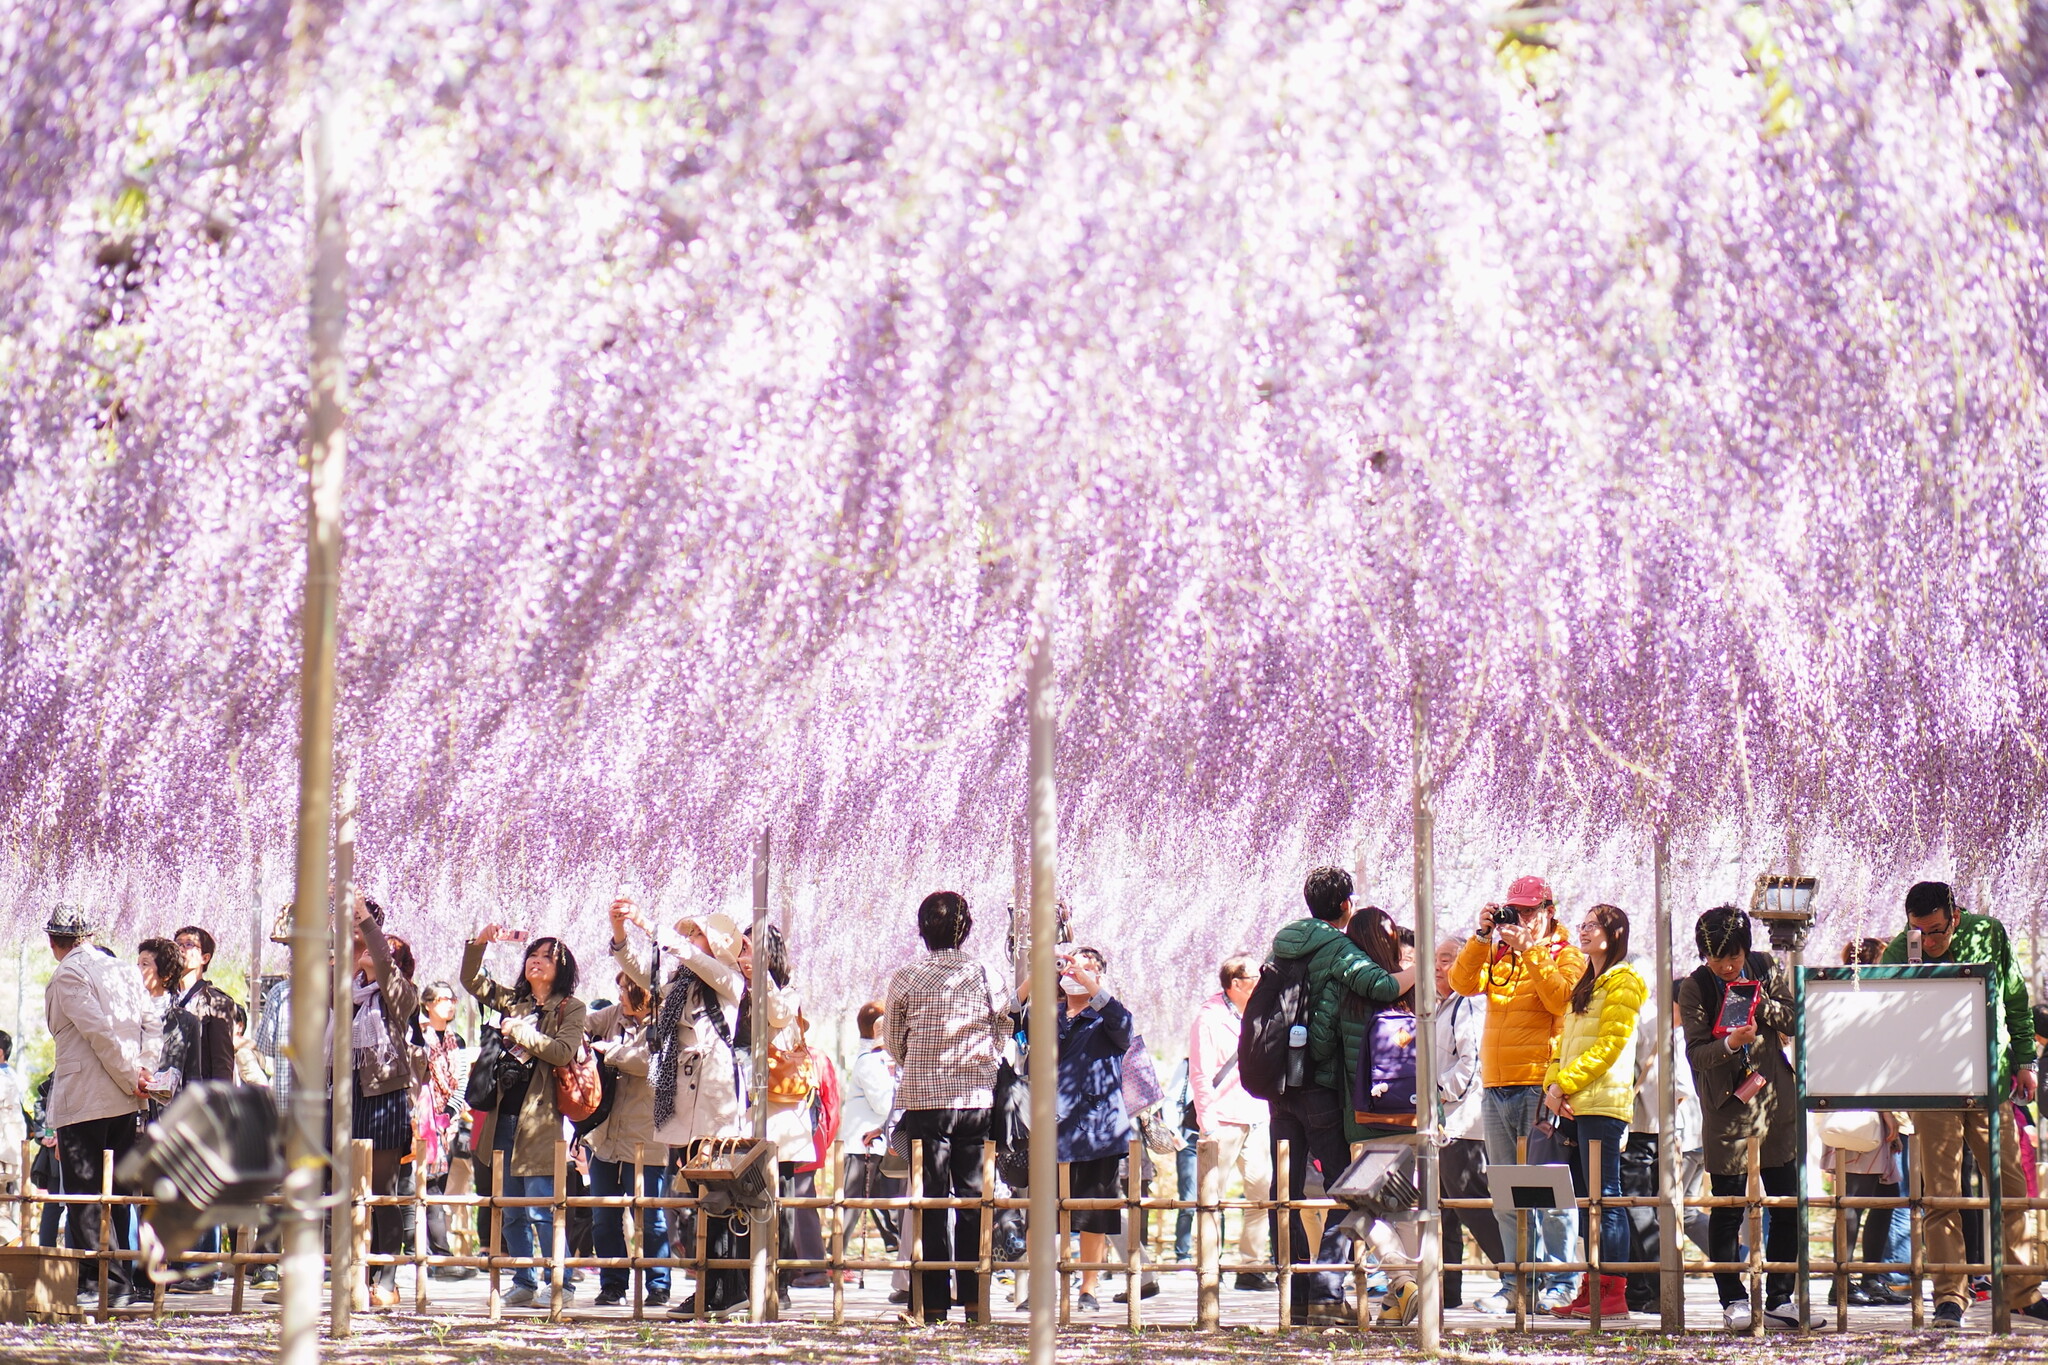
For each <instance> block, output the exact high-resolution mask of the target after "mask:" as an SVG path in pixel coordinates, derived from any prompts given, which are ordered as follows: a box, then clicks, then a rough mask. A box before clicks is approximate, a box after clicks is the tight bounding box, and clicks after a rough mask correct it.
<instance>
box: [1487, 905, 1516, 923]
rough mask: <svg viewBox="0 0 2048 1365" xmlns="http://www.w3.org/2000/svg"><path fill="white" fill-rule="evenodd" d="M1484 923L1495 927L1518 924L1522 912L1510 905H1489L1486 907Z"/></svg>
mask: <svg viewBox="0 0 2048 1365" xmlns="http://www.w3.org/2000/svg"><path fill="white" fill-rule="evenodd" d="M1486 922H1487V923H1488V924H1495V925H1501V924H1520V923H1521V922H1522V912H1521V911H1519V910H1517V909H1515V907H1514V906H1512V905H1489V906H1487V907H1486Z"/></svg>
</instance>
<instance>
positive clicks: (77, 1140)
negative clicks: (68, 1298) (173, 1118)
mask: <svg viewBox="0 0 2048 1365" xmlns="http://www.w3.org/2000/svg"><path fill="white" fill-rule="evenodd" d="M140 1119H141V1116H140V1115H138V1114H122V1115H120V1116H118V1117H115V1118H108V1119H87V1120H86V1121H85V1122H84V1123H67V1124H65V1125H64V1126H63V1127H62V1128H59V1129H58V1130H57V1161H58V1163H59V1165H60V1167H61V1168H62V1170H63V1173H64V1175H63V1178H64V1188H63V1190H62V1191H61V1192H62V1193H64V1194H98V1193H99V1192H100V1182H101V1180H102V1179H103V1176H104V1172H105V1169H106V1153H108V1152H112V1153H113V1154H114V1160H115V1161H116V1162H117V1163H118V1162H119V1161H120V1160H121V1158H122V1157H123V1156H126V1155H127V1154H128V1149H129V1148H130V1147H133V1146H134V1145H135V1138H136V1135H137V1132H138V1129H139V1125H140ZM69 1213H70V1216H69V1217H68V1218H66V1219H65V1220H64V1225H65V1226H64V1245H65V1246H68V1247H73V1248H75V1249H78V1250H81V1251H98V1250H99V1249H100V1218H101V1214H100V1211H99V1210H98V1209H97V1208H86V1207H84V1206H82V1205H80V1206H76V1207H73V1208H72V1209H70V1210H69ZM129 1220H130V1213H129V1211H128V1209H127V1208H126V1207H122V1208H117V1209H115V1210H114V1219H113V1222H114V1244H115V1245H116V1246H117V1247H119V1248H120V1249H121V1250H123V1251H130V1250H133V1249H134V1246H135V1238H134V1235H133V1233H132V1232H131V1230H130V1221H129ZM135 1270H136V1267H135V1266H134V1265H132V1264H130V1263H128V1262H124V1261H113V1262H110V1263H109V1264H108V1266H107V1279H108V1292H109V1293H120V1292H123V1291H125V1290H126V1289H127V1288H128V1287H129V1286H130V1285H132V1284H134V1283H135ZM99 1282H100V1281H99V1263H98V1262H97V1261H83V1262H81V1263H80V1264H79V1267H78V1287H79V1288H80V1289H81V1290H83V1289H89V1288H94V1287H97V1286H98V1284H99Z"/></svg>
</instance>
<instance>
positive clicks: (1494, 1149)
mask: <svg viewBox="0 0 2048 1365" xmlns="http://www.w3.org/2000/svg"><path fill="white" fill-rule="evenodd" d="M1542 1107H1543V1087H1542V1086H1540V1085H1490V1086H1488V1087H1487V1088H1486V1091H1485V1093H1484V1094H1483V1095H1481V1096H1480V1100H1479V1120H1480V1124H1481V1126H1482V1129H1483V1131H1484V1133H1485V1137H1486V1162H1487V1164H1488V1165H1489V1166H1512V1165H1514V1164H1516V1163H1517V1162H1518V1161H1519V1160H1520V1154H1519V1153H1518V1152H1517V1151H1516V1150H1515V1144H1516V1143H1517V1142H1518V1141H1520V1140H1521V1139H1522V1138H1525V1137H1527V1136H1529V1129H1530V1128H1531V1127H1532V1126H1534V1124H1535V1122H1536V1114H1537V1111H1538V1110H1540V1109H1541V1108H1542ZM1500 1244H1501V1245H1502V1246H1504V1247H1507V1248H1508V1249H1509V1250H1510V1251H1511V1252H1513V1253H1514V1258H1515V1259H1516V1260H1518V1261H1534V1260H1537V1259H1539V1258H1540V1259H1542V1260H1546V1261H1562V1260H1564V1259H1565V1258H1566V1257H1568V1256H1569V1255H1570V1254H1571V1224H1570V1223H1569V1222H1568V1221H1567V1220H1566V1218H1565V1214H1564V1211H1563V1210H1562V1209H1550V1210H1546V1211H1545V1212H1543V1213H1542V1214H1540V1215H1539V1214H1532V1215H1530V1217H1529V1219H1528V1232H1527V1235H1526V1237H1525V1238H1524V1239H1523V1244H1522V1245H1521V1246H1519V1247H1517V1246H1516V1245H1515V1220H1514V1217H1513V1215H1504V1216H1502V1217H1501V1219H1500ZM1547 1278H1549V1279H1550V1280H1551V1281H1552V1282H1553V1283H1556V1284H1560V1285H1562V1284H1569V1283H1570V1282H1572V1281H1573V1280H1575V1279H1577V1276H1575V1275H1570V1274H1559V1275H1556V1276H1551V1277H1547ZM1500 1287H1501V1292H1502V1293H1504V1294H1506V1295H1508V1296H1509V1297H1510V1298H1512V1297H1514V1295H1515V1293H1516V1291H1517V1290H1518V1289H1520V1287H1521V1277H1520V1276H1519V1275H1517V1274H1515V1273H1514V1272H1513V1271H1509V1272H1507V1273H1506V1274H1503V1275H1502V1276H1501V1277H1500Z"/></svg>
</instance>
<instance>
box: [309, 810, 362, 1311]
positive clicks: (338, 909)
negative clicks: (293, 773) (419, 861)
mask: <svg viewBox="0 0 2048 1365" xmlns="http://www.w3.org/2000/svg"><path fill="white" fill-rule="evenodd" d="M355 904H356V776H355V773H354V771H353V770H351V771H350V772H349V773H348V774H347V775H346V776H344V777H343V778H342V780H341V804H340V807H339V808H338V809H337V810H336V812H335V819H334V910H333V917H332V921H331V922H332V925H333V928H332V933H333V936H334V944H333V950H332V951H333V954H334V958H333V961H334V1003H333V1006H332V1009H333V1012H334V1013H333V1018H334V1029H333V1036H332V1039H331V1043H330V1045H331V1047H332V1048H333V1053H332V1055H331V1056H330V1057H329V1058H328V1065H329V1067H330V1068H331V1077H332V1080H331V1084H332V1103H331V1104H330V1105H329V1107H328V1111H329V1113H330V1114H331V1115H332V1118H331V1122H332V1124H333V1131H332V1133H331V1134H330V1135H329V1138H328V1150H329V1151H331V1152H333V1153H334V1188H335V1189H336V1190H337V1191H348V1192H350V1194H351V1195H353V1193H354V1191H355V1188H356V1179H355V1176H356V1169H355V1167H356V1148H355V1143H354V1141H353V1140H352V1139H353V1137H354V1135H355V1048H354V1047H353V1046H352V1040H351V1037H350V1030H351V1027H352V1025H353V1021H354V1016H355V1010H354V1003H353V1000H352V998H351V996H352V987H353V986H354V984H355V961H356V945H355V933H356V926H355ZM311 1074H313V1075H318V1074H319V1073H317V1072H314V1073H311ZM307 1079H308V1077H307V1076H303V1075H302V1076H297V1077H294V1080H295V1081H296V1082H297V1083H298V1084H300V1085H304V1084H305V1083H306V1081H307ZM353 1221H354V1220H353V1218H352V1217H344V1216H343V1215H342V1213H341V1211H340V1210H337V1211H336V1212H335V1214H334V1216H333V1217H332V1218H330V1219H328V1220H327V1243H328V1250H327V1276H328V1286H327V1288H328V1296H327V1297H328V1307H327V1335H328V1336H330V1337H333V1338H334V1339H335V1340H337V1341H340V1340H342V1339H344V1338H346V1337H347V1336H348V1335H349V1332H350V1331H351V1324H350V1322H349V1310H350V1308H351V1307H352V1306H353V1304H354V1297H353V1296H354V1294H355V1283H356V1243H355V1235H354V1232H353V1230H352V1226H351V1225H352V1223H353Z"/></svg>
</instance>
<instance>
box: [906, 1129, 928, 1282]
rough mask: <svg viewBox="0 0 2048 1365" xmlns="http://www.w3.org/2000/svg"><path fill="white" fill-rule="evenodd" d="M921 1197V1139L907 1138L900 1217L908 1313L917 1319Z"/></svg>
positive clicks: (920, 1279)
mask: <svg viewBox="0 0 2048 1365" xmlns="http://www.w3.org/2000/svg"><path fill="white" fill-rule="evenodd" d="M922 1198H924V1139H923V1138H912V1139H911V1140H910V1207H909V1208H907V1209H905V1210H904V1214H903V1216H904V1219H905V1220H906V1221H907V1222H908V1223H909V1225H910V1226H909V1227H908V1228H906V1229H905V1231H906V1232H907V1233H908V1234H909V1245H910V1316H911V1317H912V1318H913V1319H915V1320H916V1321H918V1322H923V1321H924V1276H923V1275H922V1274H920V1273H919V1272H918V1269H917V1263H918V1262H919V1261H921V1260H923V1259H924V1210H922V1209H920V1208H918V1206H917V1201H918V1200H920V1199H922Z"/></svg>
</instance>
